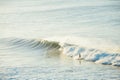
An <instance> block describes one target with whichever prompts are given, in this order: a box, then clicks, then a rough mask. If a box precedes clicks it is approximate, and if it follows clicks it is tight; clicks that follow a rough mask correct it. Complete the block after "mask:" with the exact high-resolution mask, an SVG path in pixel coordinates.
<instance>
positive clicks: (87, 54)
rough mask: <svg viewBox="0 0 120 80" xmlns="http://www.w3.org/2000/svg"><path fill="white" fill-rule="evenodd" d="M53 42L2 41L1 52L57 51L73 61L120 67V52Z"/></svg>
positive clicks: (54, 52) (51, 52)
mask: <svg viewBox="0 0 120 80" xmlns="http://www.w3.org/2000/svg"><path fill="white" fill-rule="evenodd" d="M53 40H54V41H51V40H47V39H46V40H42V39H19V38H14V39H13V38H12V39H9V38H5V39H0V51H1V50H26V49H27V50H28V51H31V50H32V51H37V50H40V51H41V50H42V53H44V52H46V53H48V55H51V54H52V56H53V55H55V54H58V53H57V51H60V52H59V53H61V54H63V55H65V56H68V57H72V58H73V59H77V60H86V61H92V62H95V63H100V64H104V65H114V66H120V52H117V51H111V52H110V51H107V49H106V50H105V49H103V50H102V49H101V48H97V47H85V46H83V45H77V44H73V43H71V44H70V43H69V42H68V41H57V40H55V39H53ZM81 41H82V40H81ZM81 43H82V42H81ZM88 46H90V45H88ZM57 56H58V55H57Z"/></svg>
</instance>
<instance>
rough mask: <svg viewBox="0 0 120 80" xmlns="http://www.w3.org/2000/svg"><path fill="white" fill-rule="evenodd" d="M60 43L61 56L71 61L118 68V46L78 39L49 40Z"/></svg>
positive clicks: (101, 41) (119, 63) (119, 56)
mask: <svg viewBox="0 0 120 80" xmlns="http://www.w3.org/2000/svg"><path fill="white" fill-rule="evenodd" d="M48 40H56V41H60V42H61V43H60V45H61V48H62V51H63V54H65V55H67V56H70V57H72V58H73V59H78V60H81V59H82V60H86V61H92V62H95V63H99V64H104V65H113V66H120V51H119V49H120V47H119V44H116V43H112V42H110V41H106V42H105V41H103V40H99V39H88V38H78V37H64V38H62V39H61V38H58V37H54V38H49V39H48Z"/></svg>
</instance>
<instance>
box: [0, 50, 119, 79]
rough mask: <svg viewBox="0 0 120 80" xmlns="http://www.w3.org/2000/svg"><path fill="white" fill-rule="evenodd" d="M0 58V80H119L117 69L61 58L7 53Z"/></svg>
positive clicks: (35, 54)
mask: <svg viewBox="0 0 120 80" xmlns="http://www.w3.org/2000/svg"><path fill="white" fill-rule="evenodd" d="M26 53H27V52H26ZM12 54H13V55H14V56H13V55H12ZM15 54H16V55H15ZM28 54H30V53H28ZM0 57H1V58H0V65H1V66H0V76H1V77H0V80H119V79H120V68H119V67H113V66H109V65H108V66H107V65H100V64H95V63H92V62H85V61H82V60H81V61H78V60H72V59H71V58H68V57H64V58H63V56H62V55H61V56H60V55H59V56H54V57H53V56H44V57H41V56H40V55H38V54H37V53H34V54H33V53H32V54H31V55H25V54H22V53H11V54H7V55H6V54H5V55H0Z"/></svg>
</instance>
